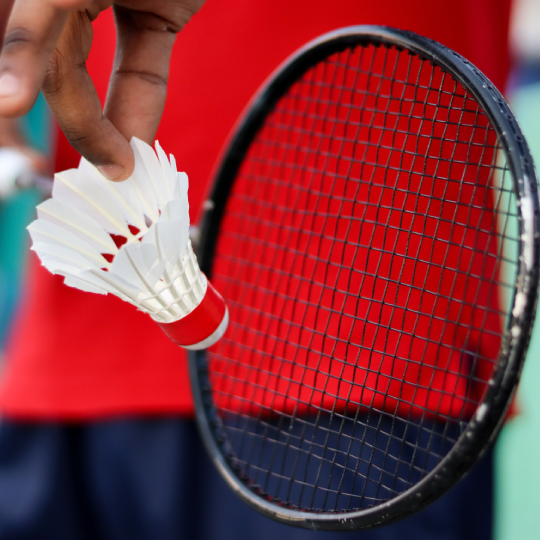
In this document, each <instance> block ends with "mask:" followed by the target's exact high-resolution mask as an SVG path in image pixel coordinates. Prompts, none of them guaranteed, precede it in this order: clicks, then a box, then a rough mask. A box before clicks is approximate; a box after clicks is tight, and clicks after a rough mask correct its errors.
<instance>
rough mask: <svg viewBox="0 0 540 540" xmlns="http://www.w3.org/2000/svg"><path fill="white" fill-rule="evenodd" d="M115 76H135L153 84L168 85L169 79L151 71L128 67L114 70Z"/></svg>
mask: <svg viewBox="0 0 540 540" xmlns="http://www.w3.org/2000/svg"><path fill="white" fill-rule="evenodd" d="M114 76H115V77H135V78H137V79H140V80H143V81H145V82H147V83H150V84H151V85H153V86H159V87H166V86H167V79H166V78H164V77H162V76H160V75H158V74H156V73H151V72H150V71H142V70H141V71H135V70H128V69H118V70H116V71H115V72H114Z"/></svg>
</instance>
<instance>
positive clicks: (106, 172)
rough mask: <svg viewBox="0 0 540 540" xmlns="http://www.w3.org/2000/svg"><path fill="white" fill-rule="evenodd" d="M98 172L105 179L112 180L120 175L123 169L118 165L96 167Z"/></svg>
mask: <svg viewBox="0 0 540 540" xmlns="http://www.w3.org/2000/svg"><path fill="white" fill-rule="evenodd" d="M98 170H99V172H100V173H101V174H102V175H103V176H104V177H105V178H108V179H109V180H114V179H115V178H118V177H119V176H120V175H121V174H122V172H123V170H124V167H121V166H120V165H98Z"/></svg>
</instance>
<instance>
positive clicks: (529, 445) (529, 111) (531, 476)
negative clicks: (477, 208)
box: [495, 84, 540, 540]
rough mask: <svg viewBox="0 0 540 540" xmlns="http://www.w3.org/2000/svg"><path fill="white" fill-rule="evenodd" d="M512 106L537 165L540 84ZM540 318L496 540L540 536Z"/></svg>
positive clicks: (509, 448) (509, 427) (500, 460)
mask: <svg viewBox="0 0 540 540" xmlns="http://www.w3.org/2000/svg"><path fill="white" fill-rule="evenodd" d="M511 104H512V108H513V109H514V112H515V114H516V116H517V119H518V121H519V124H520V126H521V129H522V130H523V133H524V135H525V138H526V139H527V142H528V144H529V147H530V149H531V153H532V155H533V158H534V161H535V163H536V165H537V167H538V166H540V84H532V85H528V86H524V87H522V88H520V89H518V90H516V91H515V92H514V93H513V96H512V100H511ZM539 357H540V317H537V318H536V323H535V326H534V331H533V334H532V339H531V343H530V346H529V352H528V355H527V361H526V363H525V367H524V370H523V375H522V377H521V383H520V387H519V391H518V402H517V403H518V408H519V410H520V414H519V415H518V416H517V417H516V418H515V419H513V420H511V421H510V422H508V423H507V424H506V426H505V427H504V428H503V430H502V433H501V436H500V438H499V441H498V443H497V452H496V513H495V516H496V518H495V540H538V539H539V538H540V466H539V465H538V459H539V458H540V388H539V386H540V362H539V361H538V360H539Z"/></svg>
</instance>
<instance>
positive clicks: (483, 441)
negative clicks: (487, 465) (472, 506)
mask: <svg viewBox="0 0 540 540" xmlns="http://www.w3.org/2000/svg"><path fill="white" fill-rule="evenodd" d="M363 43H365V44H367V43H371V44H375V45H377V44H379V45H385V46H393V47H396V48H398V49H405V50H410V51H412V52H413V53H416V54H418V55H419V56H420V57H423V58H424V59H427V60H429V61H431V62H432V63H433V64H435V65H437V66H439V67H441V68H442V69H443V70H445V71H446V72H448V73H449V74H450V75H451V76H452V77H454V78H455V79H456V80H457V81H459V82H460V83H461V84H462V85H463V86H464V87H465V88H466V89H467V91H468V92H469V93H470V94H471V95H472V96H473V97H474V98H475V99H476V101H477V102H478V103H479V104H480V106H481V107H482V109H483V110H484V112H485V114H486V116H487V117H488V118H489V120H490V121H491V123H492V125H493V127H494V128H495V130H496V132H497V135H498V137H499V139H500V142H501V144H502V146H503V148H504V150H505V152H506V156H507V160H508V166H509V168H510V171H511V173H512V177H513V182H514V189H515V193H516V200H517V201H518V210H519V216H518V227H519V254H520V256H519V261H518V267H517V273H516V284H515V289H514V298H513V301H512V302H513V303H512V316H511V318H510V323H509V325H508V327H507V328H506V329H505V334H504V338H503V344H502V346H501V350H500V356H499V359H498V362H497V366H496V369H495V370H494V372H493V374H492V378H491V380H490V381H489V390H488V391H487V393H486V396H485V398H484V401H483V402H482V403H481V404H480V405H479V407H478V409H477V411H476V413H475V415H474V416H473V418H472V419H471V420H470V422H469V423H468V425H467V427H466V428H465V430H464V432H463V433H462V435H461V436H460V438H459V440H458V441H457V443H456V445H455V446H454V447H453V448H452V450H451V451H450V452H449V453H448V454H447V455H446V456H445V457H444V458H443V460H442V461H441V463H439V465H438V466H437V467H436V468H435V469H434V470H433V471H431V472H430V473H429V474H427V475H426V477H425V478H424V479H423V480H421V481H420V482H419V483H418V484H416V485H415V486H413V487H412V488H411V489H409V490H407V491H406V492H404V493H402V494H400V495H398V496H397V497H395V498H393V499H391V500H389V501H387V502H384V503H381V504H378V505H376V506H373V507H370V508H367V509H363V510H357V511H353V512H345V513H343V512H320V513H314V512H307V511H299V510H296V509H292V508H288V507H286V506H285V505H283V504H282V503H280V502H275V501H273V500H272V498H271V497H270V496H269V495H268V494H265V493H263V492H261V490H260V488H258V487H257V486H253V485H250V480H249V478H247V477H244V476H243V475H242V472H241V468H240V467H239V466H238V465H237V464H236V463H235V458H234V453H233V452H232V448H231V447H230V446H229V444H228V441H227V435H226V433H225V431H224V428H223V425H222V423H221V420H220V418H219V415H218V414H217V411H216V409H215V407H214V403H213V401H212V396H211V390H210V383H209V379H208V372H207V362H206V353H205V351H190V354H189V364H190V375H191V384H192V389H193V396H194V401H195V408H196V417H197V422H198V425H199V429H200V432H201V435H202V437H203V440H204V443H205V445H206V447H207V449H208V451H209V453H210V455H211V458H212V460H213V462H214V464H215V465H216V467H217V468H218V470H219V472H220V473H221V475H222V476H223V478H224V479H225V480H226V482H227V484H228V485H229V486H230V487H231V488H232V490H233V491H234V492H235V493H236V494H237V495H239V496H240V497H241V498H242V499H243V500H244V501H245V502H246V503H248V504H249V505H250V506H252V507H253V508H255V509H256V510H258V511H259V512H261V513H263V514H265V515H266V516H269V517H271V518H274V519H276V520H278V521H281V522H283V523H287V524H290V525H295V526H299V527H304V528H309V529H315V530H354V529H364V528H371V527H376V526H381V525H385V524H388V523H391V522H394V521H397V520H399V519H401V518H404V517H406V516H408V515H410V514H412V513H414V512H416V511H418V510H420V509H422V508H423V507H425V506H426V505H428V504H429V503H430V502H432V501H433V500H435V499H436V498H438V497H439V496H440V495H442V494H443V493H444V492H445V491H447V490H448V489H449V488H450V487H451V486H452V485H453V484H455V483H456V482H457V481H458V480H459V479H460V478H461V477H462V476H463V475H464V474H465V473H466V472H467V471H468V470H469V469H470V468H471V467H472V465H473V464H474V463H475V462H476V461H477V460H478V458H479V457H480V456H481V455H482V453H483V452H484V451H485V450H486V448H487V447H488V446H489V444H490V443H491V442H492V441H493V440H494V438H495V437H496V435H497V433H498V432H499V430H500V428H501V425H502V423H503V420H504V418H505V415H506V411H507V409H508V406H509V404H510V402H511V399H512V396H513V394H514V391H515V389H516V387H517V383H518V380H519V375H520V372H521V369H522V366H523V362H524V360H525V353H526V351H527V347H528V343H529V339H530V335H531V331H532V327H533V321H534V315H535V311H536V302H537V296H538V279H539V256H540V249H539V248H540V209H539V203H538V194H537V180H536V174H535V168H534V164H533V160H532V158H531V155H530V152H529V149H528V147H527V143H526V141H525V138H524V137H523V135H522V133H521V130H520V128H519V126H518V124H517V122H516V120H515V118H514V115H513V114H512V111H511V110H510V108H509V106H508V104H507V103H506V101H505V99H504V98H503V97H502V95H501V94H500V92H499V91H498V90H497V89H496V88H495V86H494V85H493V84H492V83H491V82H490V81H489V80H488V79H487V78H486V77H485V76H484V75H483V74H482V73H481V72H480V71H479V70H478V69H477V68H476V67H475V66H474V65H472V64H471V63H470V62H469V61H468V60H466V59H465V58H463V57H462V56H461V55H459V54H457V53H456V52H454V51H452V50H450V49H448V48H447V47H445V46H443V45H441V44H440V43H437V42H435V41H433V40H431V39H428V38H425V37H422V36H419V35H418V34H415V33H413V32H409V31H404V30H398V29H393V28H388V27H381V26H351V27H346V28H342V29H339V30H336V31H333V32H330V33H328V34H325V35H323V36H321V37H320V38H318V39H315V40H314V41H312V42H310V43H308V44H307V45H306V46H304V47H303V48H302V49H300V50H299V51H297V52H296V53H295V54H294V55H292V56H291V57H290V58H289V59H288V60H287V61H285V63H284V64H282V65H281V66H280V67H279V68H278V69H277V70H276V71H275V72H274V74H273V75H272V76H271V77H270V78H269V79H268V80H267V82H266V83H265V84H264V85H263V87H262V89H261V90H260V91H259V92H258V93H257V95H256V96H255V97H254V98H253V100H252V101H251V103H250V104H249V105H248V107H247V108H246V111H245V112H244V114H243V116H242V117H241V119H240V121H239V122H238V124H237V127H236V129H235V130H234V134H233V137H232V138H231V140H230V142H229V144H228V145H227V151H226V153H225V154H224V156H223V159H222V161H221V165H220V167H219V169H218V172H217V175H216V176H215V181H214V186H213V190H212V192H211V196H210V199H209V200H208V201H207V203H206V205H205V214H204V216H203V219H202V222H201V227H200V236H199V245H198V249H197V251H198V257H199V263H200V266H201V269H202V270H203V272H205V273H206V275H207V276H209V277H211V274H212V261H213V256H214V249H215V245H216V240H217V236H218V231H219V227H220V223H221V220H222V217H223V214H224V210H225V206H226V203H227V199H228V196H229V192H230V190H231V187H232V185H233V182H234V180H235V178H236V175H237V172H238V170H239V168H240V165H241V163H242V159H243V158H244V155H245V154H246V152H247V151H248V149H249V146H250V144H251V142H252V140H253V138H254V137H255V135H256V133H257V131H258V130H259V128H260V127H261V126H262V125H263V122H264V120H265V118H266V116H267V115H268V113H269V112H270V111H271V110H272V109H273V107H274V105H275V104H276V103H277V101H278V100H279V99H280V98H281V97H282V96H283V95H284V94H285V93H286V91H287V90H288V88H289V87H290V86H291V85H292V84H293V83H294V82H295V81H296V80H298V78H300V77H301V76H302V75H303V74H304V73H305V72H306V71H307V70H308V69H309V68H311V67H312V66H314V65H315V64H316V63H317V62H319V61H321V60H323V59H324V58H326V57H327V56H329V55H331V54H333V53H336V52H339V51H343V50H345V49H347V48H349V47H354V46H357V45H359V44H363Z"/></svg>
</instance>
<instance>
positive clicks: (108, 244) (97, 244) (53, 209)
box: [37, 199, 118, 256]
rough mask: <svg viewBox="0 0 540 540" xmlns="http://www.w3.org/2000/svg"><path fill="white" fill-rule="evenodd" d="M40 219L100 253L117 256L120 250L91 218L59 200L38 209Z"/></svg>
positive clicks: (46, 202) (50, 201)
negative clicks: (86, 243)
mask: <svg viewBox="0 0 540 540" xmlns="http://www.w3.org/2000/svg"><path fill="white" fill-rule="evenodd" d="M37 213H38V217H39V218H40V219H42V220H45V221H50V222H51V223H54V224H56V225H58V226H60V227H62V228H64V229H66V230H67V231H70V232H72V233H73V234H75V235H77V236H78V237H79V238H81V239H82V240H85V241H86V242H88V243H89V244H90V245H91V246H92V247H93V248H94V249H96V250H97V251H99V253H107V254H109V255H113V256H114V255H116V254H117V253H118V248H117V247H116V244H115V243H114V242H113V240H112V238H111V236H110V235H109V234H107V233H106V232H105V231H104V230H103V228H102V227H100V226H99V225H98V224H97V223H96V222H95V221H94V220H93V219H92V218H91V217H90V216H88V215H87V214H85V213H84V212H81V211H80V210H79V209H77V208H75V207H74V206H70V205H69V204H66V203H64V202H62V201H60V200H58V199H48V200H46V201H45V202H42V203H41V204H40V205H39V206H38V207H37Z"/></svg>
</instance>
